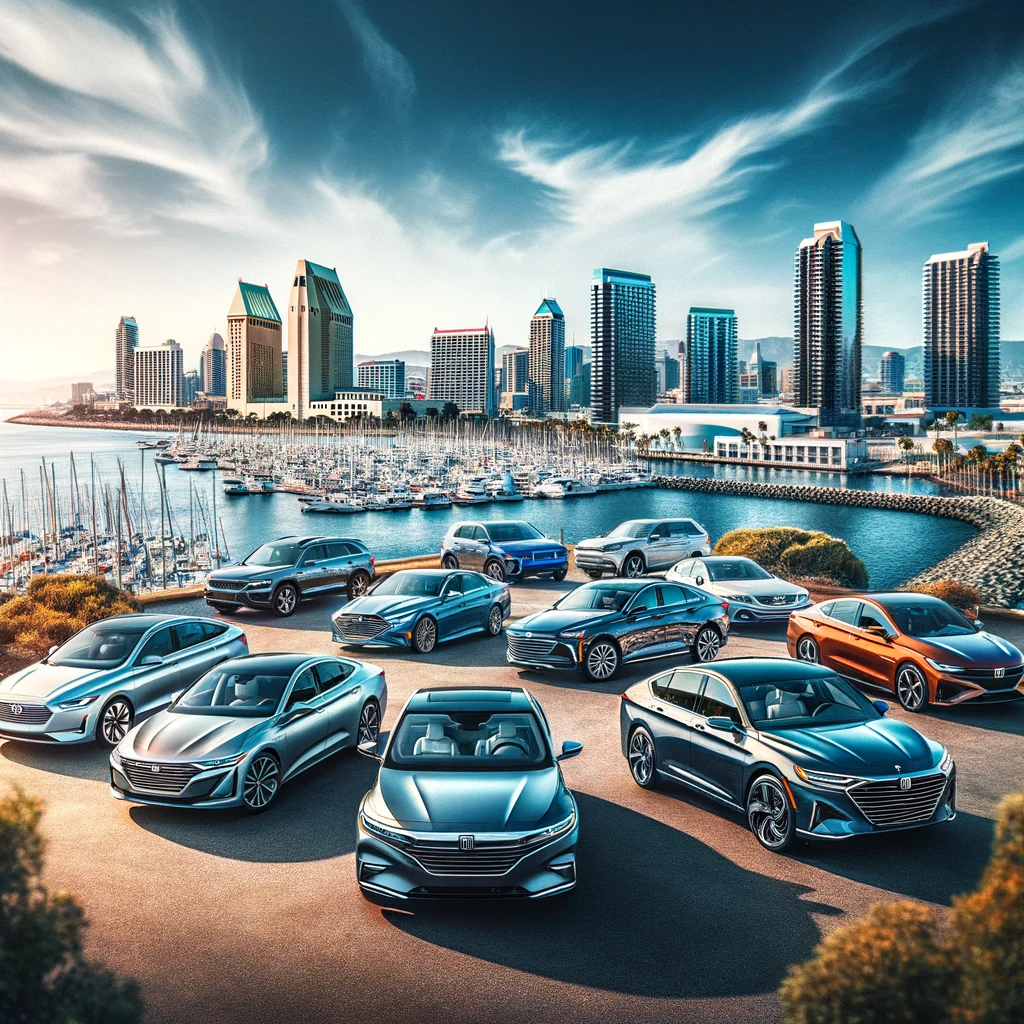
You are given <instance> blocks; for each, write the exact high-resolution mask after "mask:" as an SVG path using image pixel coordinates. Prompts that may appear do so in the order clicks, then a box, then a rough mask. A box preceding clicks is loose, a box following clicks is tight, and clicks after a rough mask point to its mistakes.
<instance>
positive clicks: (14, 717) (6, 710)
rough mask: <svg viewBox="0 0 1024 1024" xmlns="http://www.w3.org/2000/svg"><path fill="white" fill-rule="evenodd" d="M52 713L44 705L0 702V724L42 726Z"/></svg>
mask: <svg viewBox="0 0 1024 1024" xmlns="http://www.w3.org/2000/svg"><path fill="white" fill-rule="evenodd" d="M52 715H53V712H52V711H51V710H50V709H49V708H48V707H46V705H45V704H22V703H21V701H0V722H20V723H21V724H22V725H43V724H44V723H45V722H48V721H49V720H50V717H51V716H52Z"/></svg>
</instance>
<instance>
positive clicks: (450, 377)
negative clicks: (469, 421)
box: [427, 326, 494, 416]
mask: <svg viewBox="0 0 1024 1024" xmlns="http://www.w3.org/2000/svg"><path fill="white" fill-rule="evenodd" d="M427 399H428V400H431V401H437V402H454V403H455V404H456V405H457V406H458V407H459V412H463V413H470V414H475V415H482V416H491V415H493V414H494V331H492V330H491V328H490V327H489V326H484V327H468V328H465V329H463V330H452V331H442V330H438V329H437V328H435V329H434V335H433V337H432V338H431V339H430V379H429V381H428V384H427Z"/></svg>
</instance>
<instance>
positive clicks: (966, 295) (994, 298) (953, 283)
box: [924, 242, 999, 413]
mask: <svg viewBox="0 0 1024 1024" xmlns="http://www.w3.org/2000/svg"><path fill="white" fill-rule="evenodd" d="M924 390H925V402H926V404H927V406H928V408H929V409H931V410H933V411H942V410H951V409H958V410H959V411H961V412H965V413H969V412H975V411H979V410H985V409H998V407H999V257H998V256H996V255H995V254H994V253H992V252H989V248H988V242H977V243H975V244H973V245H969V246H968V247H967V249H966V250H965V251H964V252H947V253H942V254H940V255H938V256H932V257H931V259H929V260H928V262H927V263H926V264H925V265H924Z"/></svg>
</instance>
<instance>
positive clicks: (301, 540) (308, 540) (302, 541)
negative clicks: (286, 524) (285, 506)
mask: <svg viewBox="0 0 1024 1024" xmlns="http://www.w3.org/2000/svg"><path fill="white" fill-rule="evenodd" d="M283 540H291V541H294V542H295V543H296V544H299V545H301V546H302V547H305V546H306V545H307V544H315V543H317V541H324V540H343V541H351V542H352V543H354V544H362V541H361V540H358V539H356V538H355V537H334V536H328V535H327V534H317V535H316V536H315V537H296V536H294V535H292V534H288V535H287V536H286V537H277V538H275V539H274V540H270V541H267V542H266V543H268V544H280V543H281V541H283Z"/></svg>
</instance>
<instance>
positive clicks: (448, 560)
mask: <svg viewBox="0 0 1024 1024" xmlns="http://www.w3.org/2000/svg"><path fill="white" fill-rule="evenodd" d="M441 565H442V566H443V567H444V568H445V569H458V567H459V560H458V559H457V558H456V557H455V556H454V555H445V556H444V558H442V559H441Z"/></svg>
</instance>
